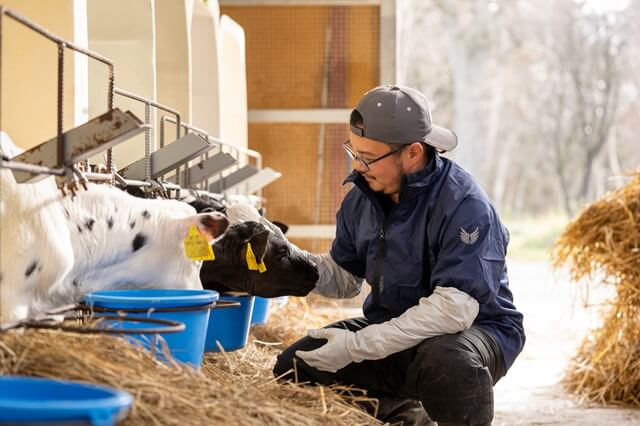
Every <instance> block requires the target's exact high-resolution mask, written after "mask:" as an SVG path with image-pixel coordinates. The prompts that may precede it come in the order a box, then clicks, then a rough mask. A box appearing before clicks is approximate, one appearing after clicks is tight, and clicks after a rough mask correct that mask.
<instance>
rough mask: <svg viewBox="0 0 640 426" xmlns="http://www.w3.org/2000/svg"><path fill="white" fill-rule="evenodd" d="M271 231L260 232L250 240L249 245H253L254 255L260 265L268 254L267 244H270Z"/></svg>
mask: <svg viewBox="0 0 640 426" xmlns="http://www.w3.org/2000/svg"><path fill="white" fill-rule="evenodd" d="M269 233H270V232H269V231H268V230H264V231H261V232H258V233H257V234H255V235H253V236H252V237H251V238H250V239H249V241H248V242H249V243H251V249H252V250H253V254H254V255H255V256H256V261H257V262H258V263H261V262H262V259H264V255H265V254H266V253H267V243H268V242H269Z"/></svg>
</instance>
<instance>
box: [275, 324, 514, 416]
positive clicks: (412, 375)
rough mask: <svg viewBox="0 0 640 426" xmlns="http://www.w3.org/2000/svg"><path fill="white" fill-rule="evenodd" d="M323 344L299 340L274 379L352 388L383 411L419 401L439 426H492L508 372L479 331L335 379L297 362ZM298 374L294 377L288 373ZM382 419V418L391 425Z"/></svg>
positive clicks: (354, 367) (434, 341) (353, 367)
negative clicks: (496, 397) (499, 387)
mask: <svg viewBox="0 0 640 426" xmlns="http://www.w3.org/2000/svg"><path fill="white" fill-rule="evenodd" d="M368 325H369V322H368V321H367V319H366V318H352V319H348V320H344V321H339V322H337V323H334V324H331V325H329V326H327V327H337V328H345V329H348V330H351V331H357V330H360V329H362V328H364V327H366V326H368ZM324 343H326V340H325V339H313V338H311V337H308V336H307V337H303V338H302V339H300V340H298V341H297V342H295V343H294V344H292V345H291V346H289V347H288V348H287V349H285V350H284V351H283V352H282V353H281V354H280V355H279V356H278V359H277V361H276V365H275V367H274V369H273V372H274V374H275V375H276V376H283V375H284V376H283V380H291V381H294V380H295V379H296V378H297V380H298V381H299V382H310V383H314V384H315V383H317V384H322V385H330V384H334V383H341V384H344V385H353V386H354V387H357V388H361V389H366V390H367V391H368V394H369V395H370V396H373V397H375V398H379V399H380V400H381V406H382V405H383V403H384V400H385V399H391V400H396V401H397V400H398V399H399V398H400V399H406V400H419V401H420V402H422V405H423V406H424V408H425V410H426V411H427V413H428V414H429V417H431V418H432V419H433V420H435V421H437V422H438V423H439V424H440V425H442V424H455V425H489V424H491V420H492V419H493V385H494V384H495V383H496V382H497V381H498V380H499V379H500V378H501V377H502V376H504V374H505V373H506V372H505V368H504V362H503V360H502V353H501V350H500V347H499V346H498V344H497V343H496V341H495V339H494V338H493V337H492V336H491V335H490V334H489V333H488V332H486V331H484V330H483V329H482V328H480V327H477V326H475V325H473V326H471V328H469V329H467V330H465V331H463V332H462V333H457V334H445V335H442V336H436V337H432V338H430V339H426V340H425V341H423V342H422V343H420V344H419V345H417V346H414V347H412V348H409V349H406V350H404V351H401V352H398V353H395V354H392V355H390V356H388V357H386V358H384V359H380V360H375V361H363V362H360V363H351V364H349V365H347V366H346V367H344V368H342V369H340V370H338V371H337V372H336V373H329V372H326V371H320V370H317V369H315V368H313V367H311V366H309V365H308V364H306V363H305V362H304V361H302V360H301V359H300V358H297V357H295V356H294V354H295V352H296V351H299V350H300V351H310V350H313V349H316V348H318V347H320V346H322V345H323V344H324ZM294 368H295V369H296V373H295V374H294V373H293V372H289V373H287V371H289V370H292V369H294ZM285 373H287V374H285ZM396 405H397V404H396ZM384 416H385V413H382V412H380V413H378V418H380V419H381V420H387V419H384Z"/></svg>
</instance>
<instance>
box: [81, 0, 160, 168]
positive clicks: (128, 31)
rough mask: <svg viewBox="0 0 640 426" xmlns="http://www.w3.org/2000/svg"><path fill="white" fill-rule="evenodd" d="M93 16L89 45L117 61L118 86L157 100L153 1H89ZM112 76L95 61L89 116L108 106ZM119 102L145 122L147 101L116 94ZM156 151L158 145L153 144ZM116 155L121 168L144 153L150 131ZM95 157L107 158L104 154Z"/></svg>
mask: <svg viewBox="0 0 640 426" xmlns="http://www.w3.org/2000/svg"><path fill="white" fill-rule="evenodd" d="M87 16H88V29H89V48H90V49H91V50H94V51H95V52H98V53H100V54H102V55H104V56H106V57H107V58H109V59H111V60H112V61H113V62H114V64H115V77H116V78H115V82H116V87H119V88H121V89H124V90H127V91H129V92H132V93H135V94H137V95H140V96H143V97H145V98H148V99H152V100H154V99H155V98H156V93H155V90H156V89H155V86H156V81H155V39H154V19H155V18H154V5H153V0H137V1H134V2H132V1H130V0H91V1H89V3H88V5H87ZM107 76H108V75H107V69H106V68H105V67H104V66H102V65H101V64H98V63H95V62H94V63H90V64H89V90H90V94H91V96H90V101H89V114H90V116H92V117H94V116H96V115H99V114H101V113H102V112H104V111H105V109H106V106H107V90H106V82H107ZM114 105H115V106H116V107H119V108H121V109H122V110H125V111H126V110H129V111H131V112H133V113H134V114H135V115H136V116H137V117H138V118H139V119H140V120H142V121H144V105H143V104H142V103H140V102H137V101H134V100H131V99H128V98H124V97H122V96H119V95H115V96H114ZM152 113H153V110H152ZM152 122H153V121H152ZM151 149H152V150H153V149H154V148H153V143H152V148H151ZM113 153H114V161H115V164H116V166H117V167H118V168H122V167H124V166H126V165H128V164H130V163H132V162H133V161H135V160H137V159H139V158H142V157H144V134H141V135H138V136H136V137H134V138H131V139H129V140H127V141H125V142H123V143H121V144H119V145H117V146H116V147H115V148H114V150H113ZM94 160H95V161H104V159H103V156H102V155H101V156H100V157H99V158H96V159H94Z"/></svg>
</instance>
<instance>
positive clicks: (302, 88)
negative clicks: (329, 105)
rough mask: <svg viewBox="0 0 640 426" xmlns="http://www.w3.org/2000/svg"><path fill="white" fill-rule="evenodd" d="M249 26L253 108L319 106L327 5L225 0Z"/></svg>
mask: <svg viewBox="0 0 640 426" xmlns="http://www.w3.org/2000/svg"><path fill="white" fill-rule="evenodd" d="M222 13H225V14H227V15H229V16H231V17H232V18H233V19H234V20H236V21H237V22H238V23H239V24H240V25H242V27H243V28H244V29H245V32H246V36H247V70H248V75H247V78H248V82H247V85H248V96H249V108H319V107H320V100H321V99H320V98H321V91H322V74H323V62H324V45H325V28H326V25H327V22H328V20H329V9H328V8H327V7H321V6H295V7H282V6H254V7H238V6H225V7H223V8H222Z"/></svg>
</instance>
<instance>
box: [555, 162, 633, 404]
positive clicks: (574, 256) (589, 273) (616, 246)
mask: <svg viewBox="0 0 640 426" xmlns="http://www.w3.org/2000/svg"><path fill="white" fill-rule="evenodd" d="M553 260H554V264H555V265H556V266H557V267H560V266H562V265H566V266H567V267H568V269H569V272H570V274H571V277H572V279H573V280H574V281H576V282H580V281H582V280H591V281H594V280H595V281H598V282H601V283H603V284H608V285H613V286H615V290H616V297H615V299H614V300H613V301H611V304H610V306H608V307H607V309H608V311H607V312H605V313H604V315H603V323H602V326H601V327H600V328H598V329H597V330H594V331H593V333H592V334H591V335H589V336H587V338H586V339H585V340H584V341H583V343H582V344H581V346H580V348H579V350H578V353H577V355H576V356H575V357H574V358H573V360H572V362H571V363H570V365H569V368H568V371H567V373H566V376H565V378H564V385H565V387H566V388H567V390H568V391H570V392H572V393H575V394H576V395H578V396H579V397H580V398H581V399H582V400H583V401H588V402H599V403H609V404H623V405H631V406H636V407H640V346H639V342H640V174H635V175H633V176H632V179H631V181H630V182H629V183H627V184H626V185H625V186H624V187H622V188H620V189H618V190H617V191H614V192H612V193H609V194H608V195H606V196H605V197H604V198H602V199H601V200H599V201H597V202H595V203H593V204H591V205H590V206H588V207H587V208H586V209H585V210H584V211H583V212H582V213H581V214H580V215H579V216H578V217H577V218H576V219H575V220H574V221H573V222H571V223H570V224H569V225H568V226H567V228H566V229H565V230H564V232H563V234H562V235H561V236H560V238H559V239H558V241H557V242H556V244H555V247H554V252H553Z"/></svg>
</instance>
